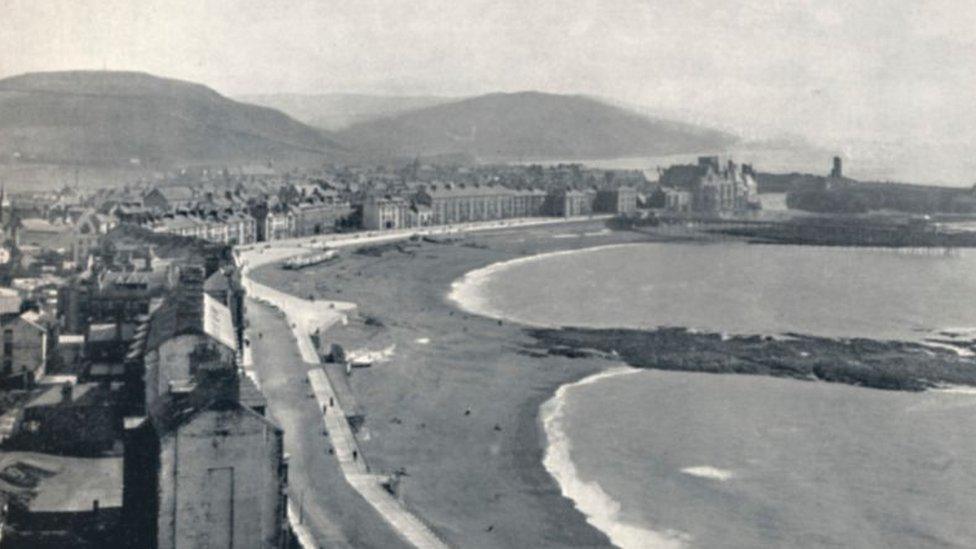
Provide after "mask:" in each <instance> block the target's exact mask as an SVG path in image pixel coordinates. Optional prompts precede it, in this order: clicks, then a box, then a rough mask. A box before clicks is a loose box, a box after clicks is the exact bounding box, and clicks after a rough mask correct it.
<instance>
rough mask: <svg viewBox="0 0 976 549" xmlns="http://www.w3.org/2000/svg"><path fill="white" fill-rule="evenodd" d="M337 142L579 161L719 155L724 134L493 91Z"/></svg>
mask: <svg viewBox="0 0 976 549" xmlns="http://www.w3.org/2000/svg"><path fill="white" fill-rule="evenodd" d="M335 135H336V137H337V139H339V140H340V141H342V142H343V143H346V144H347V145H348V146H350V147H353V148H356V149H358V150H360V151H361V152H363V153H365V154H373V155H378V156H386V157H390V156H392V157H409V156H430V155H440V154H457V153H464V154H471V155H473V156H475V157H477V158H479V159H482V160H526V159H552V158H560V159H567V160H585V159H596V158H623V157H627V156H652V155H660V154H679V153H692V152H702V151H710V150H719V149H724V148H726V147H728V146H729V145H731V144H733V143H735V142H737V141H738V138H737V137H736V136H734V135H732V134H730V133H726V132H722V131H718V130H712V129H709V128H704V127H701V126H695V125H692V124H687V123H683V122H677V121H673V120H667V119H663V118H656V117H650V116H647V115H645V114H641V113H638V112H634V111H631V110H627V109H624V108H621V107H618V106H615V105H612V104H609V103H607V102H604V101H601V100H597V99H594V98H592V97H589V96H585V95H560V94H550V93H544V92H537V91H524V92H515V93H504V92H496V93H490V94H485V95H480V96H475V97H470V98H465V99H460V100H457V101H452V102H447V103H443V104H439V105H433V106H429V107H425V108H421V109H416V110H412V111H407V112H403V113H399V114H395V115H392V116H388V117H382V118H378V119H375V120H371V121H367V122H362V123H358V124H354V125H352V126H350V127H348V128H346V129H343V130H341V131H338V132H336V133H335Z"/></svg>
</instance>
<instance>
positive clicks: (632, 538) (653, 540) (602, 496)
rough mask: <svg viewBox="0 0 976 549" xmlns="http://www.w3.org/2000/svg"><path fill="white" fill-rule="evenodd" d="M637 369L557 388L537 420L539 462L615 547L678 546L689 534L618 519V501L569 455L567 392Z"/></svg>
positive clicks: (662, 548)
mask: <svg viewBox="0 0 976 549" xmlns="http://www.w3.org/2000/svg"><path fill="white" fill-rule="evenodd" d="M639 371H640V370H638V369H636V368H630V367H622V368H613V369H611V370H607V371H605V372H601V373H599V374H595V375H592V376H589V377H587V378H584V379H582V380H580V381H577V382H576V383H569V384H567V385H563V386H562V387H560V388H559V389H558V390H557V391H556V394H555V395H554V396H553V397H552V398H551V399H550V400H548V401H547V402H546V403H545V404H543V405H542V408H541V410H540V419H541V420H542V425H543V429H544V430H545V433H546V442H547V446H546V453H545V457H544V458H543V460H542V463H543V465H544V466H545V468H546V470H547V471H548V472H549V474H550V475H552V477H553V478H555V479H556V483H557V484H558V485H559V488H560V490H561V491H562V494H563V495H564V496H565V497H567V498H569V499H570V500H572V501H573V504H574V505H575V506H576V508H577V509H579V511H580V512H582V513H583V514H584V515H586V521H587V522H589V523H590V524H591V525H593V526H594V527H595V528H597V529H598V530H600V531H601V532H603V533H604V534H606V535H607V537H609V538H610V541H611V542H612V543H613V544H614V545H616V546H617V547H620V548H621V549H638V548H639V549H672V548H681V547H685V546H686V544H687V542H688V541H690V536H689V535H688V534H685V533H683V532H679V531H675V530H665V531H654V530H649V529H647V528H642V527H640V526H635V525H633V524H628V523H626V522H623V521H622V520H621V518H620V503H619V502H617V501H616V500H614V499H613V498H612V497H610V495H608V494H607V493H606V492H605V491H604V490H603V488H601V487H600V485H599V484H597V483H596V482H587V481H584V480H583V479H581V478H580V477H579V475H578V474H577V471H576V466H575V465H574V464H573V461H572V459H571V458H570V450H571V448H572V446H571V444H570V440H569V437H568V436H567V435H566V432H565V429H564V426H563V410H564V407H565V403H566V393H567V391H569V390H571V389H572V388H574V387H579V386H582V385H588V384H590V383H595V382H597V381H599V380H601V379H605V378H608V377H612V376H618V375H625V374H631V373H634V372H639Z"/></svg>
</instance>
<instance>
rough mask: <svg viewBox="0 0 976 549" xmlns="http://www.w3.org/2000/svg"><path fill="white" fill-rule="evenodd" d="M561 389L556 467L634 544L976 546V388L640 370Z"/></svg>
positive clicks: (554, 437) (616, 533)
mask: <svg viewBox="0 0 976 549" xmlns="http://www.w3.org/2000/svg"><path fill="white" fill-rule="evenodd" d="M560 397H561V398H559V399H557V400H556V401H555V402H560V406H561V407H562V409H561V410H560V412H559V416H558V418H557V419H554V418H553V413H554V410H553V407H554V403H553V402H551V403H550V404H547V406H548V408H546V409H545V410H543V414H544V417H545V418H547V419H546V421H547V426H546V430H547V433H548V436H549V438H550V442H554V441H555V442H556V443H555V444H551V445H550V447H549V454H550V455H552V456H558V455H561V456H562V458H555V457H552V458H547V459H550V460H551V461H552V463H548V464H547V466H549V467H548V468H549V470H550V471H559V472H561V474H563V475H564V476H567V478H568V479H569V480H565V481H563V482H561V483H560V485H561V486H563V487H564V489H565V488H566V487H567V486H568V487H569V492H570V493H569V495H571V496H572V497H573V499H575V500H576V501H580V502H589V504H590V505H591V506H592V508H591V509H590V510H589V511H590V512H588V513H587V514H588V515H589V516H591V517H597V518H596V521H597V522H598V523H597V524H595V525H596V526H597V527H601V529H603V530H604V531H606V532H608V533H609V534H610V536H611V539H612V540H613V541H614V542H615V543H617V544H618V545H620V546H621V547H627V548H631V547H634V548H637V547H651V548H660V547H736V548H739V547H741V548H755V547H795V548H801V547H905V548H922V547H960V548H963V547H976V520H973V517H974V516H976V421H973V417H974V416H976V396H974V395H971V394H946V393H938V392H928V393H921V394H916V393H901V392H889V391H878V390H872V389H863V388H856V387H849V386H842V385H836V384H825V383H811V382H802V381H796V380H787V379H776V378H768V377H754V376H738V375H709V374H695V373H684V372H660V371H638V372H636V373H626V374H621V375H616V376H609V377H604V378H601V379H599V380H597V381H595V382H593V383H586V384H582V385H574V386H570V387H568V388H567V389H566V390H565V391H564V392H563V394H562V395H560ZM567 472H568V473H570V474H568V475H567ZM557 478H558V475H557ZM582 510H583V511H584V512H587V509H585V508H583V509H582ZM591 520H592V519H591Z"/></svg>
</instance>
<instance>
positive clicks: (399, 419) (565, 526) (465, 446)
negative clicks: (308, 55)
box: [252, 220, 660, 548]
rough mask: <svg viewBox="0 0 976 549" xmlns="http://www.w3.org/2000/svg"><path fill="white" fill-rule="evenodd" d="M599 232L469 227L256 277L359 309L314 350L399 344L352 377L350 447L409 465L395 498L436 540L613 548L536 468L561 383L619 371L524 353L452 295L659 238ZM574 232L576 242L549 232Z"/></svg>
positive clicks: (377, 465) (574, 227)
mask: <svg viewBox="0 0 976 549" xmlns="http://www.w3.org/2000/svg"><path fill="white" fill-rule="evenodd" d="M604 228H605V227H604V224H603V222H602V220H597V221H580V222H571V223H560V224H553V225H549V226H535V227H524V228H519V229H518V233H517V234H518V237H517V238H515V239H513V238H512V231H511V230H508V231H506V230H504V229H500V230H495V231H490V232H484V233H469V234H468V236H467V238H466V240H465V241H461V242H457V243H451V244H433V243H426V242H424V243H412V244H409V245H408V246H404V247H403V248H404V249H398V248H396V247H390V248H387V249H385V250H384V251H383V252H382V253H379V254H376V255H373V254H357V253H355V252H350V253H346V252H345V251H344V252H343V257H342V258H341V259H340V260H339V261H338V262H336V263H333V264H332V265H329V266H322V267H310V268H307V269H303V270H302V271H301V272H294V271H292V272H287V271H284V270H283V269H278V268H276V267H275V266H274V265H273V264H269V265H265V266H262V267H259V268H256V269H255V270H254V271H253V272H252V276H253V277H254V278H255V279H256V280H257V281H259V282H261V283H264V284H269V285H271V286H272V287H275V288H277V289H279V290H281V291H283V292H286V293H289V294H292V295H301V296H306V295H311V294H315V295H316V296H317V298H319V299H321V298H323V296H327V298H328V299H335V300H342V301H349V302H353V303H356V304H357V306H358V315H357V316H356V317H355V318H351V319H350V322H349V323H348V325H345V326H339V325H336V326H333V327H331V328H330V329H329V330H328V331H327V332H325V333H323V334H321V337H322V344H323V345H328V344H329V343H332V342H337V343H340V344H342V345H343V346H344V347H346V348H347V349H350V348H353V349H356V348H368V349H370V350H373V349H382V348H387V347H389V345H391V344H394V343H395V344H396V351H395V354H394V356H393V357H392V358H391V360H390V361H389V362H388V363H384V364H377V365H374V366H373V367H371V368H366V369H357V370H356V371H355V372H354V373H353V375H352V376H351V377H350V378H349V384H350V387H351V388H352V390H353V393H354V394H355V397H356V399H357V401H358V405H359V406H361V407H362V409H364V410H366V411H367V414H366V420H365V424H364V426H363V429H362V430H361V432H360V435H359V436H360V437H361V442H360V446H361V447H362V448H363V455H364V456H365V457H366V458H367V459H369V461H370V463H371V464H372V465H373V467H374V470H377V471H384V472H391V471H394V470H398V469H404V470H406V471H407V476H405V477H403V479H402V483H401V493H402V496H401V497H402V501H403V504H404V506H405V507H406V508H407V509H408V510H410V511H411V512H413V513H416V514H417V515H418V516H419V517H420V518H421V519H422V520H424V521H425V522H426V523H427V524H428V525H430V527H431V528H432V529H433V530H434V531H435V532H436V533H437V534H438V536H439V537H441V538H442V539H444V540H446V541H447V542H448V543H449V544H450V545H454V546H463V547H476V548H477V547H515V546H522V547H530V546H531V547H609V546H611V545H612V543H611V542H610V540H609V539H608V538H607V537H606V535H605V534H604V533H603V532H601V531H600V530H598V529H596V528H594V527H593V526H591V525H590V524H589V523H587V520H586V516H585V515H584V514H582V513H581V512H580V511H579V510H578V509H577V508H576V507H575V505H574V502H573V501H571V500H569V499H568V498H566V497H564V496H563V495H562V491H561V487H560V486H559V485H558V484H557V482H556V479H555V478H553V477H552V476H551V475H550V474H549V472H548V471H547V470H546V469H545V467H544V465H543V458H544V452H545V450H546V447H547V445H546V440H545V434H544V433H543V430H542V425H541V424H540V422H539V418H540V408H541V406H542V405H543V404H544V402H546V401H547V400H549V399H551V398H552V396H553V395H554V394H555V392H556V391H558V390H559V388H560V387H561V386H563V385H565V384H566V383H571V382H573V381H578V380H579V379H582V378H585V377H587V376H589V375H592V374H595V373H600V372H603V371H605V370H607V369H608V368H612V367H614V366H618V367H619V363H616V362H609V361H606V360H604V359H586V360H579V359H569V358H566V357H557V356H553V357H547V358H544V359H539V358H535V357H528V356H526V355H525V354H524V353H523V352H522V350H521V349H522V347H523V346H524V345H526V344H529V343H531V338H528V337H527V336H526V333H525V326H522V325H519V324H516V323H511V322H505V321H501V322H499V321H498V320H497V319H489V318H487V317H482V316H478V315H472V314H470V313H466V312H464V311H461V310H460V309H459V308H458V307H457V305H456V304H455V303H454V302H453V301H452V300H451V299H450V298H449V293H450V287H451V283H452V282H453V281H454V280H456V279H457V278H459V277H460V276H462V275H463V274H465V273H467V272H469V271H471V270H474V269H477V268H481V267H485V266H489V265H491V264H493V263H496V262H498V261H500V260H511V259H518V258H520V257H526V256H532V255H534V254H535V253H537V252H558V251H574V250H579V249H584V248H590V247H593V246H597V245H601V244H628V243H640V242H653V241H660V239H655V238H654V237H653V236H648V235H644V234H639V233H632V232H613V231H611V232H606V231H603V229H604ZM509 229H511V228H509ZM571 231H572V232H577V233H578V234H576V235H574V238H566V237H558V238H557V237H556V236H555V235H557V234H565V233H567V232H571ZM472 241H474V243H477V245H472V244H473V242H472ZM483 245H484V246H485V247H482V246H483ZM421 256H422V257H421ZM431 259H433V261H430V260H431ZM393 265H396V267H394V266H393ZM404 271H406V272H404ZM393 282H395V284H393ZM389 303H396V304H397V305H398V306H397V307H393V308H390V307H387V304H389ZM367 318H369V319H371V323H367V322H365V321H364V319H367ZM373 323H377V324H380V325H381V326H380V327H377V326H376V325H375V324H373ZM468 334H471V335H468ZM499 349H501V352H499ZM469 414H470V415H469Z"/></svg>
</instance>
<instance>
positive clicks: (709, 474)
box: [681, 465, 735, 482]
mask: <svg viewBox="0 0 976 549" xmlns="http://www.w3.org/2000/svg"><path fill="white" fill-rule="evenodd" d="M681 472H682V473H684V474H686V475H691V476H693V477H699V478H706V479H709V480H718V481H722V482H724V481H726V480H729V479H731V478H732V477H733V476H735V475H734V474H733V473H732V471H729V470H727V469H719V468H718V467H712V466H711V465H696V466H694V467H685V468H684V469H682V470H681Z"/></svg>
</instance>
